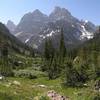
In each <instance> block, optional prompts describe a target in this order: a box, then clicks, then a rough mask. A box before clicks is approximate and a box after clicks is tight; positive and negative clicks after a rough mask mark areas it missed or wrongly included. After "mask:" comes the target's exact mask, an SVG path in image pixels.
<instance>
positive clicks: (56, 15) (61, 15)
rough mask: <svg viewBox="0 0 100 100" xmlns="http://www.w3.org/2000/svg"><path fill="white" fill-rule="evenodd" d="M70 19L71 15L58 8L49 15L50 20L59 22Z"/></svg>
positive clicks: (65, 10)
mask: <svg viewBox="0 0 100 100" xmlns="http://www.w3.org/2000/svg"><path fill="white" fill-rule="evenodd" d="M71 17H72V15H71V13H70V12H69V11H68V10H67V9H65V8H60V7H55V8H54V10H53V12H51V14H50V15H49V18H50V19H51V20H60V19H68V20H69V19H70V18H71Z"/></svg>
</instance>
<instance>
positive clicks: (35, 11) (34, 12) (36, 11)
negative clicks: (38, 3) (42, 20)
mask: <svg viewBox="0 0 100 100" xmlns="http://www.w3.org/2000/svg"><path fill="white" fill-rule="evenodd" d="M32 14H40V15H43V13H42V12H41V11H40V10H39V9H36V10H34V11H33V13H32Z"/></svg>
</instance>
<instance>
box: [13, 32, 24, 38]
mask: <svg viewBox="0 0 100 100" xmlns="http://www.w3.org/2000/svg"><path fill="white" fill-rule="evenodd" d="M22 33H23V32H18V33H16V34H15V36H16V37H17V36H19V35H21V34H22Z"/></svg>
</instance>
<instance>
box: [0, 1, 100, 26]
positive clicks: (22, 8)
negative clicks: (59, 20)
mask: <svg viewBox="0 0 100 100" xmlns="http://www.w3.org/2000/svg"><path fill="white" fill-rule="evenodd" d="M55 6H60V7H64V8H67V9H68V10H69V11H70V12H71V13H72V15H73V16H75V17H77V18H79V19H80V20H81V19H84V20H89V21H92V22H93V23H94V24H96V25H99V24H100V0H0V21H1V22H3V23H6V22H7V20H9V19H10V20H12V21H13V22H14V23H16V24H17V23H18V22H19V21H20V19H21V17H22V16H23V15H24V14H25V13H27V12H32V11H34V10H35V9H39V10H41V11H42V12H43V13H45V14H47V15H48V14H50V12H51V11H52V10H53V9H54V7H55Z"/></svg>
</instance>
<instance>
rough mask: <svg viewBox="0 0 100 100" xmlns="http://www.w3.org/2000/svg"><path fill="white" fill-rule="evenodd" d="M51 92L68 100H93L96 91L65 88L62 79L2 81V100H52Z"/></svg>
mask: <svg viewBox="0 0 100 100" xmlns="http://www.w3.org/2000/svg"><path fill="white" fill-rule="evenodd" d="M89 84H91V83H89ZM51 90H53V91H55V92H56V93H58V94H60V95H63V96H66V97H68V98H69V99H68V100H92V99H91V98H92V95H93V94H94V91H93V90H92V89H91V88H89V87H87V88H86V87H84V88H69V87H64V86H62V85H61V80H60V79H56V80H48V78H47V77H41V78H37V79H27V78H12V77H9V78H6V79H5V80H4V81H0V100H50V99H51V98H49V97H48V91H51ZM66 100H67V99H66Z"/></svg>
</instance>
